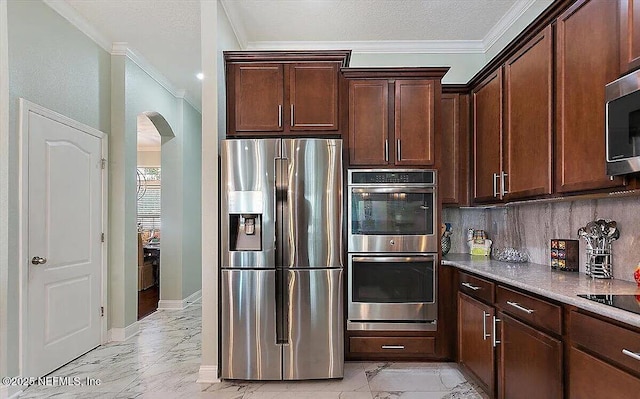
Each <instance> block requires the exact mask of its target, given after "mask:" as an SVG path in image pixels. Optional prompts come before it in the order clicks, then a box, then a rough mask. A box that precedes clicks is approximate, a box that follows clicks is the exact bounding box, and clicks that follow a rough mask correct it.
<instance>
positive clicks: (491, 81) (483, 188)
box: [473, 68, 502, 202]
mask: <svg viewBox="0 0 640 399" xmlns="http://www.w3.org/2000/svg"><path fill="white" fill-rule="evenodd" d="M501 171H502V68H500V69H498V70H497V71H496V72H495V73H494V74H493V75H491V76H489V77H488V78H487V79H486V80H485V81H484V82H483V83H481V84H480V86H479V87H478V88H476V89H475V90H474V91H473V185H474V190H473V197H474V199H475V200H476V202H491V201H498V200H499V199H500V196H499V189H500V187H499V181H498V180H500V179H499V177H500V172H501Z"/></svg>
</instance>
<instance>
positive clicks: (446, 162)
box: [436, 87, 469, 206]
mask: <svg viewBox="0 0 640 399" xmlns="http://www.w3.org/2000/svg"><path fill="white" fill-rule="evenodd" d="M442 90H443V93H442V97H441V107H440V116H441V118H440V121H441V122H440V131H439V132H437V131H436V148H439V149H440V151H439V156H440V159H439V160H437V161H436V165H437V168H438V174H439V183H438V184H439V186H438V192H439V194H440V198H441V199H442V204H443V205H462V206H465V205H468V204H469V189H468V186H469V173H468V172H469V95H468V94H460V93H446V92H445V90H446V89H445V87H443V89H442Z"/></svg>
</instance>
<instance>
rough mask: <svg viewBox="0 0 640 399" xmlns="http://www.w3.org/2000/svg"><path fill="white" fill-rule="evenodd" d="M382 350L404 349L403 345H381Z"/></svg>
mask: <svg viewBox="0 0 640 399" xmlns="http://www.w3.org/2000/svg"><path fill="white" fill-rule="evenodd" d="M382 349H400V350H402V349H404V345H382Z"/></svg>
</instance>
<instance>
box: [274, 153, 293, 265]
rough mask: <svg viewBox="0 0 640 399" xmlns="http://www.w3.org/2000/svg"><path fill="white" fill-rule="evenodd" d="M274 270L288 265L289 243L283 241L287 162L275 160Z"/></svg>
mask: <svg viewBox="0 0 640 399" xmlns="http://www.w3.org/2000/svg"><path fill="white" fill-rule="evenodd" d="M275 165H276V190H275V191H276V212H275V222H276V268H282V267H287V265H288V264H289V261H290V260H289V256H288V255H289V243H288V242H287V241H286V240H285V239H284V237H285V231H286V229H287V228H288V224H289V214H288V212H287V205H288V201H289V198H288V197H289V193H288V191H289V160H288V159H287V158H276V159H275Z"/></svg>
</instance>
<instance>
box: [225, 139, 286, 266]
mask: <svg viewBox="0 0 640 399" xmlns="http://www.w3.org/2000/svg"><path fill="white" fill-rule="evenodd" d="M280 152H281V141H280V139H241V140H222V141H221V142H220V196H221V198H220V228H221V230H220V232H221V241H220V254H221V262H222V263H221V267H222V268H242V267H250V268H275V266H276V258H275V256H276V255H275V253H276V241H275V240H276V213H275V212H276V193H275V179H276V165H277V164H278V162H277V161H276V160H277V159H278V158H279V157H280Z"/></svg>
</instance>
